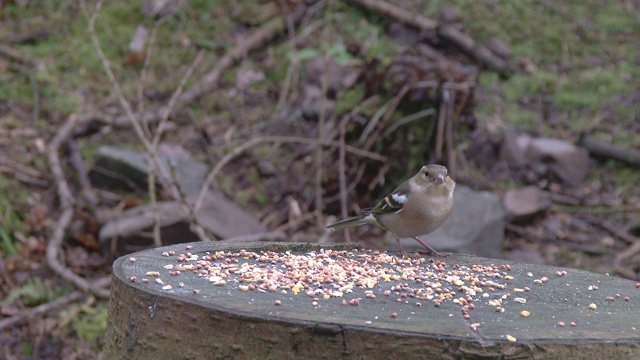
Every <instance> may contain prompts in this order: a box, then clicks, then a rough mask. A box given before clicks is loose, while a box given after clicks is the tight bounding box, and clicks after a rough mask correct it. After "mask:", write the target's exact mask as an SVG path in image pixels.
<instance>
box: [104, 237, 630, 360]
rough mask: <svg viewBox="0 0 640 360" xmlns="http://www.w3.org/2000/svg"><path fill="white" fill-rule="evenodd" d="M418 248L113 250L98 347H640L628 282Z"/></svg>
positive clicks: (390, 352) (237, 350)
mask: <svg viewBox="0 0 640 360" xmlns="http://www.w3.org/2000/svg"><path fill="white" fill-rule="evenodd" d="M187 245H188V246H189V250H187V249H186V248H185V246H187ZM241 249H243V250H245V251H244V252H240V250H241ZM321 249H323V250H321ZM223 252H224V253H223ZM181 254H183V257H180V255H181ZM207 259H209V260H207ZM422 259H423V260H420V259H415V258H414V259H409V258H402V257H399V256H397V255H396V254H387V253H385V252H374V251H370V250H369V251H366V250H361V249H356V248H355V245H327V244H323V245H322V246H320V245H316V244H294V243H228V242H216V243H201V242H199V243H192V244H180V245H172V246H167V247H163V248H157V249H152V250H146V251H142V252H139V253H135V254H132V255H129V256H126V257H122V258H119V259H118V260H116V261H115V263H114V265H113V283H112V290H111V300H110V304H109V318H108V323H107V331H106V334H105V344H104V351H103V358H104V359H153V358H157V359H160V358H162V359H200V358H207V359H222V358H226V359H257V358H260V359H299V358H326V359H338V358H349V359H375V358H391V357H394V358H442V359H450V358H462V357H473V358H498V357H499V358H505V359H516V358H517V359H522V358H541V357H542V358H567V359H568V358H616V357H617V358H640V289H638V288H637V286H636V283H635V282H633V281H630V280H625V279H621V278H617V277H613V276H608V275H602V274H595V273H589V272H586V271H581V270H575V269H563V268H557V267H551V266H540V265H531V264H523V263H514V262H508V261H504V260H497V259H486V258H478V257H474V256H469V255H460V254H452V255H451V256H449V257H447V258H444V259H432V258H428V257H427V258H422ZM305 262H306V263H305ZM198 264H200V266H199V267H198ZM298 266H300V267H301V268H300V269H306V270H304V271H299V269H298ZM341 267H342V268H341ZM340 269H343V270H340ZM291 278H294V279H295V280H294V281H293V282H291V283H287V281H289V280H290V279H291ZM145 279H146V280H145ZM274 279H275V280H274ZM291 284H297V285H294V286H291ZM251 285H252V286H251ZM304 285H306V288H305V287H304ZM296 290H297V291H296ZM527 312H528V313H527Z"/></svg>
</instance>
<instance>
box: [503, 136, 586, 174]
mask: <svg viewBox="0 0 640 360" xmlns="http://www.w3.org/2000/svg"><path fill="white" fill-rule="evenodd" d="M500 159H501V160H502V161H504V162H506V163H507V165H509V168H510V169H511V170H512V171H514V172H515V174H516V175H519V176H520V178H521V180H524V181H526V182H535V181H536V180H537V179H538V180H539V179H540V178H545V177H548V176H549V175H553V176H555V177H556V178H558V179H560V181H562V182H563V183H565V184H567V185H570V186H576V185H579V184H580V183H581V182H582V180H584V178H585V177H586V176H587V173H588V172H589V153H588V152H587V151H586V150H585V149H582V148H580V147H577V146H575V145H573V144H571V143H568V142H566V141H563V140H558V139H547V138H533V137H531V136H530V135H528V134H523V133H517V132H515V131H511V130H508V131H506V132H505V134H504V137H503V140H502V144H501V146H500Z"/></svg>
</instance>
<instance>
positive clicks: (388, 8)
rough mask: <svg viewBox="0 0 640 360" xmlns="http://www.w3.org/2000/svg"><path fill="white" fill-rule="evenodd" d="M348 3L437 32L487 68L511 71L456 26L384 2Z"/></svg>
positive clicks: (374, 0) (352, 0)
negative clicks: (442, 23) (440, 22)
mask: <svg viewBox="0 0 640 360" xmlns="http://www.w3.org/2000/svg"><path fill="white" fill-rule="evenodd" d="M347 2H348V3H353V4H357V5H360V6H362V7H365V8H367V9H369V10H373V11H376V12H379V13H381V14H382V15H384V16H387V17H390V18H392V19H393V20H396V21H399V22H401V23H403V24H406V25H408V26H411V27H414V28H417V29H419V30H425V31H434V30H437V32H438V36H440V37H441V38H443V39H444V40H446V41H448V42H450V43H451V44H453V45H454V46H455V47H457V48H458V49H460V50H461V51H462V52H464V53H466V54H467V55H469V56H471V57H472V58H474V59H476V60H477V61H478V62H480V63H481V64H483V65H484V66H486V67H487V68H489V69H491V70H495V71H499V72H506V71H508V70H509V68H508V64H507V63H506V62H505V61H504V60H502V59H501V58H499V57H498V56H496V55H494V54H493V52H491V50H489V49H487V48H486V47H485V46H483V45H480V44H478V43H477V42H476V41H475V40H473V39H472V38H471V37H469V36H468V35H467V34H465V33H463V32H461V31H460V30H458V29H456V28H455V27H454V26H451V25H441V24H439V23H438V22H437V21H435V20H431V19H428V18H426V17H424V16H422V15H420V14H418V13H416V12H411V11H407V10H404V9H402V8H399V7H397V6H395V5H391V4H389V3H387V2H384V1H382V0H347Z"/></svg>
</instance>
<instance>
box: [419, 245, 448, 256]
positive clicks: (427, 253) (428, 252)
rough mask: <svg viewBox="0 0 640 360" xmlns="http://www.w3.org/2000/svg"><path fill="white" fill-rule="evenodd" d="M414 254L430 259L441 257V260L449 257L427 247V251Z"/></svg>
mask: <svg viewBox="0 0 640 360" xmlns="http://www.w3.org/2000/svg"><path fill="white" fill-rule="evenodd" d="M416 252H417V253H418V254H420V255H427V256H432V257H441V258H446V257H449V254H445V253H441V252H439V251H435V250H433V248H431V247H429V249H428V250H417V251H416Z"/></svg>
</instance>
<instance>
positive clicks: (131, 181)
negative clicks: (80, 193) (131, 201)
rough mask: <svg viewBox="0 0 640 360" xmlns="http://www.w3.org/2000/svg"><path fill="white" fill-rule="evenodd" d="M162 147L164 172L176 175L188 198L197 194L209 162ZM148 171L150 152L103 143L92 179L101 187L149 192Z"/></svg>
mask: <svg viewBox="0 0 640 360" xmlns="http://www.w3.org/2000/svg"><path fill="white" fill-rule="evenodd" d="M161 150H162V152H160V154H159V157H160V161H161V163H162V166H163V171H164V172H165V173H167V174H170V173H172V172H173V173H174V174H175V175H176V182H177V183H178V186H179V188H180V190H181V191H182V193H183V194H184V195H185V196H186V197H191V196H197V194H198V193H199V192H200V189H201V188H202V184H203V183H204V180H205V179H206V177H207V174H208V171H209V170H208V168H207V165H205V164H203V163H201V162H197V161H194V160H191V159H190V158H189V155H188V154H183V153H182V152H183V151H184V150H183V151H180V150H179V149H176V148H172V147H167V146H165V147H163V148H162V149H161ZM171 168H173V169H171ZM148 173H149V164H148V156H147V155H146V154H143V153H139V152H135V151H131V150H127V149H120V148H116V147H110V146H102V147H100V148H99V149H98V150H97V151H96V160H95V165H94V166H93V167H92V168H91V171H90V172H89V179H91V183H92V184H93V185H94V186H97V187H101V188H108V189H113V190H125V191H131V190H135V191H142V192H146V191H147V180H148ZM156 182H157V181H156Z"/></svg>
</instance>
